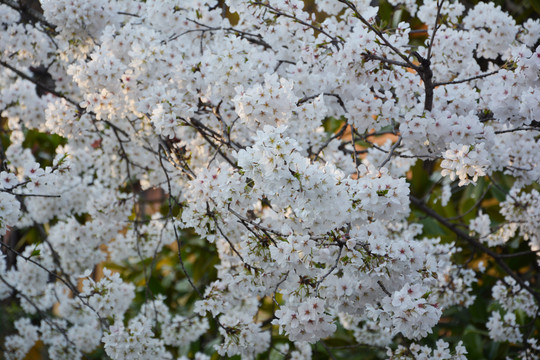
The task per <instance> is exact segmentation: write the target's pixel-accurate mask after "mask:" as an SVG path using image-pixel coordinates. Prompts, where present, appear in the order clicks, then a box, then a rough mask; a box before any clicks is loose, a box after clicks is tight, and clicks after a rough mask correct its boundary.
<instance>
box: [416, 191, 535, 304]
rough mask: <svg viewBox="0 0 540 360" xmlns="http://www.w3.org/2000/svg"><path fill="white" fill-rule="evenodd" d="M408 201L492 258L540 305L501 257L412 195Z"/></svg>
mask: <svg viewBox="0 0 540 360" xmlns="http://www.w3.org/2000/svg"><path fill="white" fill-rule="evenodd" d="M409 199H410V201H411V203H412V204H413V205H414V206H416V207H417V208H418V209H420V210H422V211H423V212H424V213H426V215H428V216H429V217H432V218H433V219H435V220H437V221H438V222H439V223H441V224H442V225H444V226H445V227H446V228H448V229H449V230H450V231H452V232H453V233H454V234H456V235H457V236H458V237H459V238H461V239H463V240H465V241H467V243H469V245H471V246H472V247H473V248H475V249H476V250H478V251H480V252H482V253H484V254H487V255H489V256H490V257H492V258H493V259H494V260H495V262H496V263H497V265H499V266H500V267H501V269H503V270H504V272H506V273H507V274H508V275H510V276H511V277H512V278H513V279H514V280H515V281H516V282H517V283H518V284H519V285H520V286H521V288H523V289H525V290H526V291H528V292H529V293H530V294H531V295H532V296H533V297H534V299H535V300H536V303H537V304H540V294H538V292H536V291H535V290H534V289H533V288H532V287H531V286H530V285H528V284H526V283H525V281H524V280H523V279H522V278H521V277H520V276H519V275H518V274H516V273H515V272H514V271H513V270H512V269H511V268H510V267H509V266H508V265H507V264H506V263H505V262H504V261H503V260H502V259H503V257H501V255H500V254H497V253H496V252H494V251H493V250H491V249H490V248H488V247H486V246H485V245H483V244H482V243H481V242H480V241H478V239H476V238H474V237H472V236H470V235H469V234H467V233H466V232H465V231H463V230H461V229H459V228H458V227H457V226H456V225H455V224H453V223H451V222H450V221H448V219H446V218H445V217H443V216H441V215H439V214H438V213H437V212H436V211H435V210H433V209H431V208H430V207H428V206H427V205H426V204H425V203H424V202H422V201H420V200H419V199H418V198H416V197H414V196H412V195H409Z"/></svg>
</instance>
